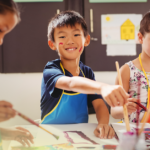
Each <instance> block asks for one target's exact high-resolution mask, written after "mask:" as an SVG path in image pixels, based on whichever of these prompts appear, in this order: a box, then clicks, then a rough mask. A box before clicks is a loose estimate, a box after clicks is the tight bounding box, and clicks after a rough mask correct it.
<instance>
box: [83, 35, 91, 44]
mask: <svg viewBox="0 0 150 150" xmlns="http://www.w3.org/2000/svg"><path fill="white" fill-rule="evenodd" d="M89 44H90V35H89V34H88V35H87V36H86V38H85V43H84V46H85V47H86V46H88V45H89Z"/></svg>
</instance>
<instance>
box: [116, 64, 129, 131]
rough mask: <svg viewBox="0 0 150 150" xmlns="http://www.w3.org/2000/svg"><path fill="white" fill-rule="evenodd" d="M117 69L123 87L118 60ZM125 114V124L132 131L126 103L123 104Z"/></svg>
mask: <svg viewBox="0 0 150 150" xmlns="http://www.w3.org/2000/svg"><path fill="white" fill-rule="evenodd" d="M116 69H117V72H118V78H119V85H121V86H122V87H123V84H122V79H121V75H120V71H119V63H118V61H116ZM123 114H124V120H125V124H126V130H127V131H130V124H129V118H128V110H127V106H126V105H124V106H123Z"/></svg>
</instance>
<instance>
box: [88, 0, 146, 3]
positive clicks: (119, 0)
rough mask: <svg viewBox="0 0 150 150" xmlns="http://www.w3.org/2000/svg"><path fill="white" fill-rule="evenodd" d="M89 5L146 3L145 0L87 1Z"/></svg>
mask: <svg viewBox="0 0 150 150" xmlns="http://www.w3.org/2000/svg"><path fill="white" fill-rule="evenodd" d="M89 2H90V3H121V2H126V3H128V2H135V3H136V2H147V0H89Z"/></svg>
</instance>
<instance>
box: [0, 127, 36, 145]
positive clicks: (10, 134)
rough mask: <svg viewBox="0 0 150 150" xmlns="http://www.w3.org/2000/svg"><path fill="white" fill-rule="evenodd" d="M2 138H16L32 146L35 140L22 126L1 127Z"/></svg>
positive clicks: (23, 143)
mask: <svg viewBox="0 0 150 150" xmlns="http://www.w3.org/2000/svg"><path fill="white" fill-rule="evenodd" d="M0 132H1V136H2V140H15V141H18V142H20V143H21V144H22V145H23V146H26V145H28V146H30V143H32V144H33V143H34V142H33V135H32V134H31V133H30V132H29V131H28V130H27V129H24V128H22V127H15V128H0Z"/></svg>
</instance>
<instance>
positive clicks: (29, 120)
mask: <svg viewBox="0 0 150 150" xmlns="http://www.w3.org/2000/svg"><path fill="white" fill-rule="evenodd" d="M16 112H17V114H18V116H20V117H22V118H23V119H25V120H27V121H28V122H30V123H31V124H34V125H36V126H37V127H39V124H38V123H36V122H34V121H33V120H31V119H30V118H28V117H27V116H25V115H23V114H21V113H20V112H18V111H16Z"/></svg>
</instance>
